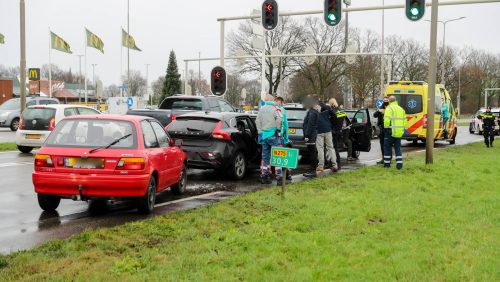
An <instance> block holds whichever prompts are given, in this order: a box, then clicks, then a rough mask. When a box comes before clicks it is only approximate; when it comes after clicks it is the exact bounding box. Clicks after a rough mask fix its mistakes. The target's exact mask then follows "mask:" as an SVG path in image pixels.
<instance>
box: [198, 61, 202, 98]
mask: <svg viewBox="0 0 500 282" xmlns="http://www.w3.org/2000/svg"><path fill="white" fill-rule="evenodd" d="M198 58H199V59H201V52H198ZM198 93H199V95H200V96H201V60H199V61H198Z"/></svg>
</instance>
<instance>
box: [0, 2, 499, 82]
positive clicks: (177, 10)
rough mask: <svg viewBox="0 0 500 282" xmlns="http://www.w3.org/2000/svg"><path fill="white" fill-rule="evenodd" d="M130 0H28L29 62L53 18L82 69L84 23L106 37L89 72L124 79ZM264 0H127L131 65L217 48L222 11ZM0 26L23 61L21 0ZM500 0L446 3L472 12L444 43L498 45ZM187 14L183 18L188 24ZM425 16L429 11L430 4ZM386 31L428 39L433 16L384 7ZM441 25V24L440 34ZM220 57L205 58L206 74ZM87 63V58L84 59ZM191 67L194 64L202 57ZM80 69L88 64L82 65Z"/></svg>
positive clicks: (1, 55) (3, 53) (65, 58)
mask: <svg viewBox="0 0 500 282" xmlns="http://www.w3.org/2000/svg"><path fill="white" fill-rule="evenodd" d="M385 2H386V4H398V3H404V0H386V1H385ZM126 3H127V1H126V0H85V1H84V0H78V1H77V0H43V1H42V0H26V17H27V23H26V25H27V27H26V34H27V67H40V66H41V65H42V64H46V63H48V53H49V52H48V50H49V31H48V30H49V26H50V28H51V30H52V31H53V32H55V33H56V34H58V35H60V36H61V37H63V38H64V39H65V40H66V41H67V42H68V43H69V44H70V45H71V48H72V50H73V54H72V55H69V54H66V53H61V52H58V51H55V50H54V51H53V52H52V62H53V63H54V64H57V65H59V66H60V67H61V68H63V69H68V68H70V67H71V69H72V70H73V71H74V72H77V71H78V57H77V56H76V54H83V53H84V44H85V41H84V27H87V28H88V29H90V30H91V31H93V32H94V33H96V34H97V35H98V36H100V37H101V38H102V40H103V41H104V44H105V46H104V50H105V54H104V55H102V54H101V53H99V52H98V51H97V50H95V49H92V48H89V49H88V51H87V54H88V59H87V65H88V66H87V73H88V76H89V77H90V76H91V75H92V67H91V64H93V63H96V64H98V66H97V67H96V74H97V75H99V77H101V79H102V80H103V82H104V84H105V85H108V84H111V83H117V84H118V83H119V80H120V49H121V48H120V44H121V41H120V39H121V30H120V27H121V26H123V27H126V24H127V16H126V11H127V7H126ZM261 3H262V1H261V0H214V1H207V0H177V1H173V0H130V33H131V35H132V36H134V38H135V40H136V43H137V45H138V46H139V48H141V49H142V50H143V52H135V51H131V52H130V53H131V68H133V69H138V70H140V71H141V72H142V73H143V74H145V69H146V67H145V64H151V66H150V68H149V78H150V81H151V80H153V79H156V78H157V77H158V76H160V75H162V74H164V71H165V67H166V65H167V61H168V53H169V51H170V50H171V49H173V50H174V51H175V52H176V54H177V59H178V63H179V69H181V70H182V69H183V68H184V64H183V62H182V60H183V59H185V58H193V57H197V56H198V52H201V53H202V56H210V57H217V56H218V55H219V25H218V22H217V20H216V19H217V18H218V17H223V16H239V15H248V14H250V12H251V11H252V9H259V7H260V5H261ZM278 3H279V5H280V10H281V11H299V10H319V9H322V3H323V1H322V0H302V1H299V0H281V1H280V0H278ZM352 3H353V6H372V5H379V4H381V3H382V0H352ZM0 12H1V13H0V33H2V34H4V35H5V41H6V44H5V45H0V64H3V65H6V66H15V65H18V64H19V58H20V55H19V54H20V52H19V1H18V0H0ZM499 14H500V3H494V4H479V5H461V6H452V7H450V6H448V7H442V8H440V11H439V18H440V19H444V20H446V19H451V18H456V17H461V16H466V17H467V18H466V19H465V20H462V21H458V22H453V23H450V24H448V25H447V30H446V43H447V45H448V44H449V45H453V46H456V47H465V46H472V47H473V48H478V49H484V50H487V51H489V52H493V53H500V32H499V30H498V29H499V27H500V17H499ZM183 18H185V19H186V21H185V23H186V24H185V25H183V24H182V23H183ZM425 19H430V8H428V9H427V11H426V15H425ZM349 22H350V24H351V25H352V26H355V27H359V28H363V29H368V28H369V29H372V30H374V31H376V32H378V33H380V32H381V12H380V11H371V12H355V13H352V14H351V17H350V21H349ZM237 26H238V22H231V23H229V24H227V27H226V32H228V31H229V30H231V29H235V28H237ZM385 32H386V35H391V34H398V35H401V36H403V37H409V38H410V37H411V38H415V39H417V40H419V41H420V42H423V43H425V44H426V45H428V44H429V35H428V32H429V23H428V22H425V21H423V20H422V21H419V22H410V21H409V20H407V19H406V17H405V15H404V11H403V10H389V11H386V29H385ZM441 38H442V26H441V25H440V26H439V40H440V41H441ZM215 64H216V62H213V63H212V62H204V63H202V72H204V73H205V74H207V73H208V72H209V69H210V68H211V67H212V66H214V65H215ZM82 65H83V63H82ZM190 68H193V69H196V70H197V64H192V65H191V66H190ZM82 69H83V66H82ZM125 69H126V49H123V71H124V72H125Z"/></svg>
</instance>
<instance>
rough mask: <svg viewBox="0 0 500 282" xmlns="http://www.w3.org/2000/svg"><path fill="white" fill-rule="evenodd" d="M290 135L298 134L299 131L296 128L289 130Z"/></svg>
mask: <svg viewBox="0 0 500 282" xmlns="http://www.w3.org/2000/svg"><path fill="white" fill-rule="evenodd" d="M288 133H290V134H295V133H297V129H296V128H289V129H288Z"/></svg>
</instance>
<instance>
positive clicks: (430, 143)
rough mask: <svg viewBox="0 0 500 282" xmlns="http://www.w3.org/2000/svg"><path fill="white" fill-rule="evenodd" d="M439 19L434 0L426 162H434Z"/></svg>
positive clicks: (436, 0)
mask: <svg viewBox="0 0 500 282" xmlns="http://www.w3.org/2000/svg"><path fill="white" fill-rule="evenodd" d="M437 21H438V0H432V8H431V40H430V41H431V46H430V54H429V78H428V81H429V91H428V93H429V95H427V136H426V138H425V163H426V164H433V163H434V156H433V152H434V122H435V121H434V113H435V112H436V106H435V105H436V72H437V63H436V56H437Z"/></svg>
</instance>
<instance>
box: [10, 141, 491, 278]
mask: <svg viewBox="0 0 500 282" xmlns="http://www.w3.org/2000/svg"><path fill="white" fill-rule="evenodd" d="M499 153H500V149H499V148H498V147H495V148H492V149H487V148H485V147H484V146H483V145H482V144H480V143H476V144H472V145H466V146H462V147H450V148H447V149H444V150H439V151H437V152H436V154H435V164H434V165H432V166H425V165H424V164H423V163H424V160H423V156H421V155H419V156H414V157H412V158H410V159H407V160H405V162H406V163H405V169H404V170H403V171H402V172H398V171H396V170H395V169H394V168H392V169H390V170H386V169H383V168H381V167H366V168H362V169H359V170H357V171H353V172H349V173H344V174H339V175H334V176H331V177H325V178H320V179H317V180H314V181H308V182H301V183H298V184H295V185H291V186H289V188H288V191H287V196H286V200H284V201H283V200H281V198H280V197H279V196H278V195H277V189H276V188H273V189H267V190H263V191H259V192H256V193H252V194H247V195H244V196H241V197H236V198H232V199H230V200H227V201H225V202H222V203H218V204H214V205H210V206H206V207H203V208H199V209H196V210H191V211H186V212H180V213H175V214H170V215H166V216H160V217H156V218H154V219H150V220H146V221H141V222H134V223H130V224H126V225H123V226H119V227H116V228H112V229H100V230H97V231H86V232H83V233H81V234H78V235H75V236H72V237H71V238H69V239H67V240H63V241H54V242H51V243H47V244H44V245H42V246H40V247H36V248H34V249H32V250H29V251H23V252H19V253H16V254H12V255H9V256H3V257H0V277H3V278H4V281H5V280H7V281H8V280H33V281H39V280H59V281H64V280H83V281H102V280H106V279H109V278H112V279H116V280H121V279H122V278H123V279H125V280H153V281H156V280H162V281H170V280H190V281H202V280H205V281H206V280H255V281H263V280H265V281H288V280H295V281H304V280H308V281H311V280H314V281H317V280H320V281H325V280H329V281H331V280H358V281H363V280H367V281H373V280H376V281H388V280H412V281H498V280H499V279H500V272H499V268H498V266H499V265H500V248H499V238H500V230H499V225H500V224H499V223H500V213H499V212H498V211H499V208H500V206H499V205H500V196H499V193H498V192H499V190H498V184H495V183H498V182H496V181H497V179H498V171H497V168H496V166H495V164H496V163H497V161H498V156H499Z"/></svg>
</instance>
